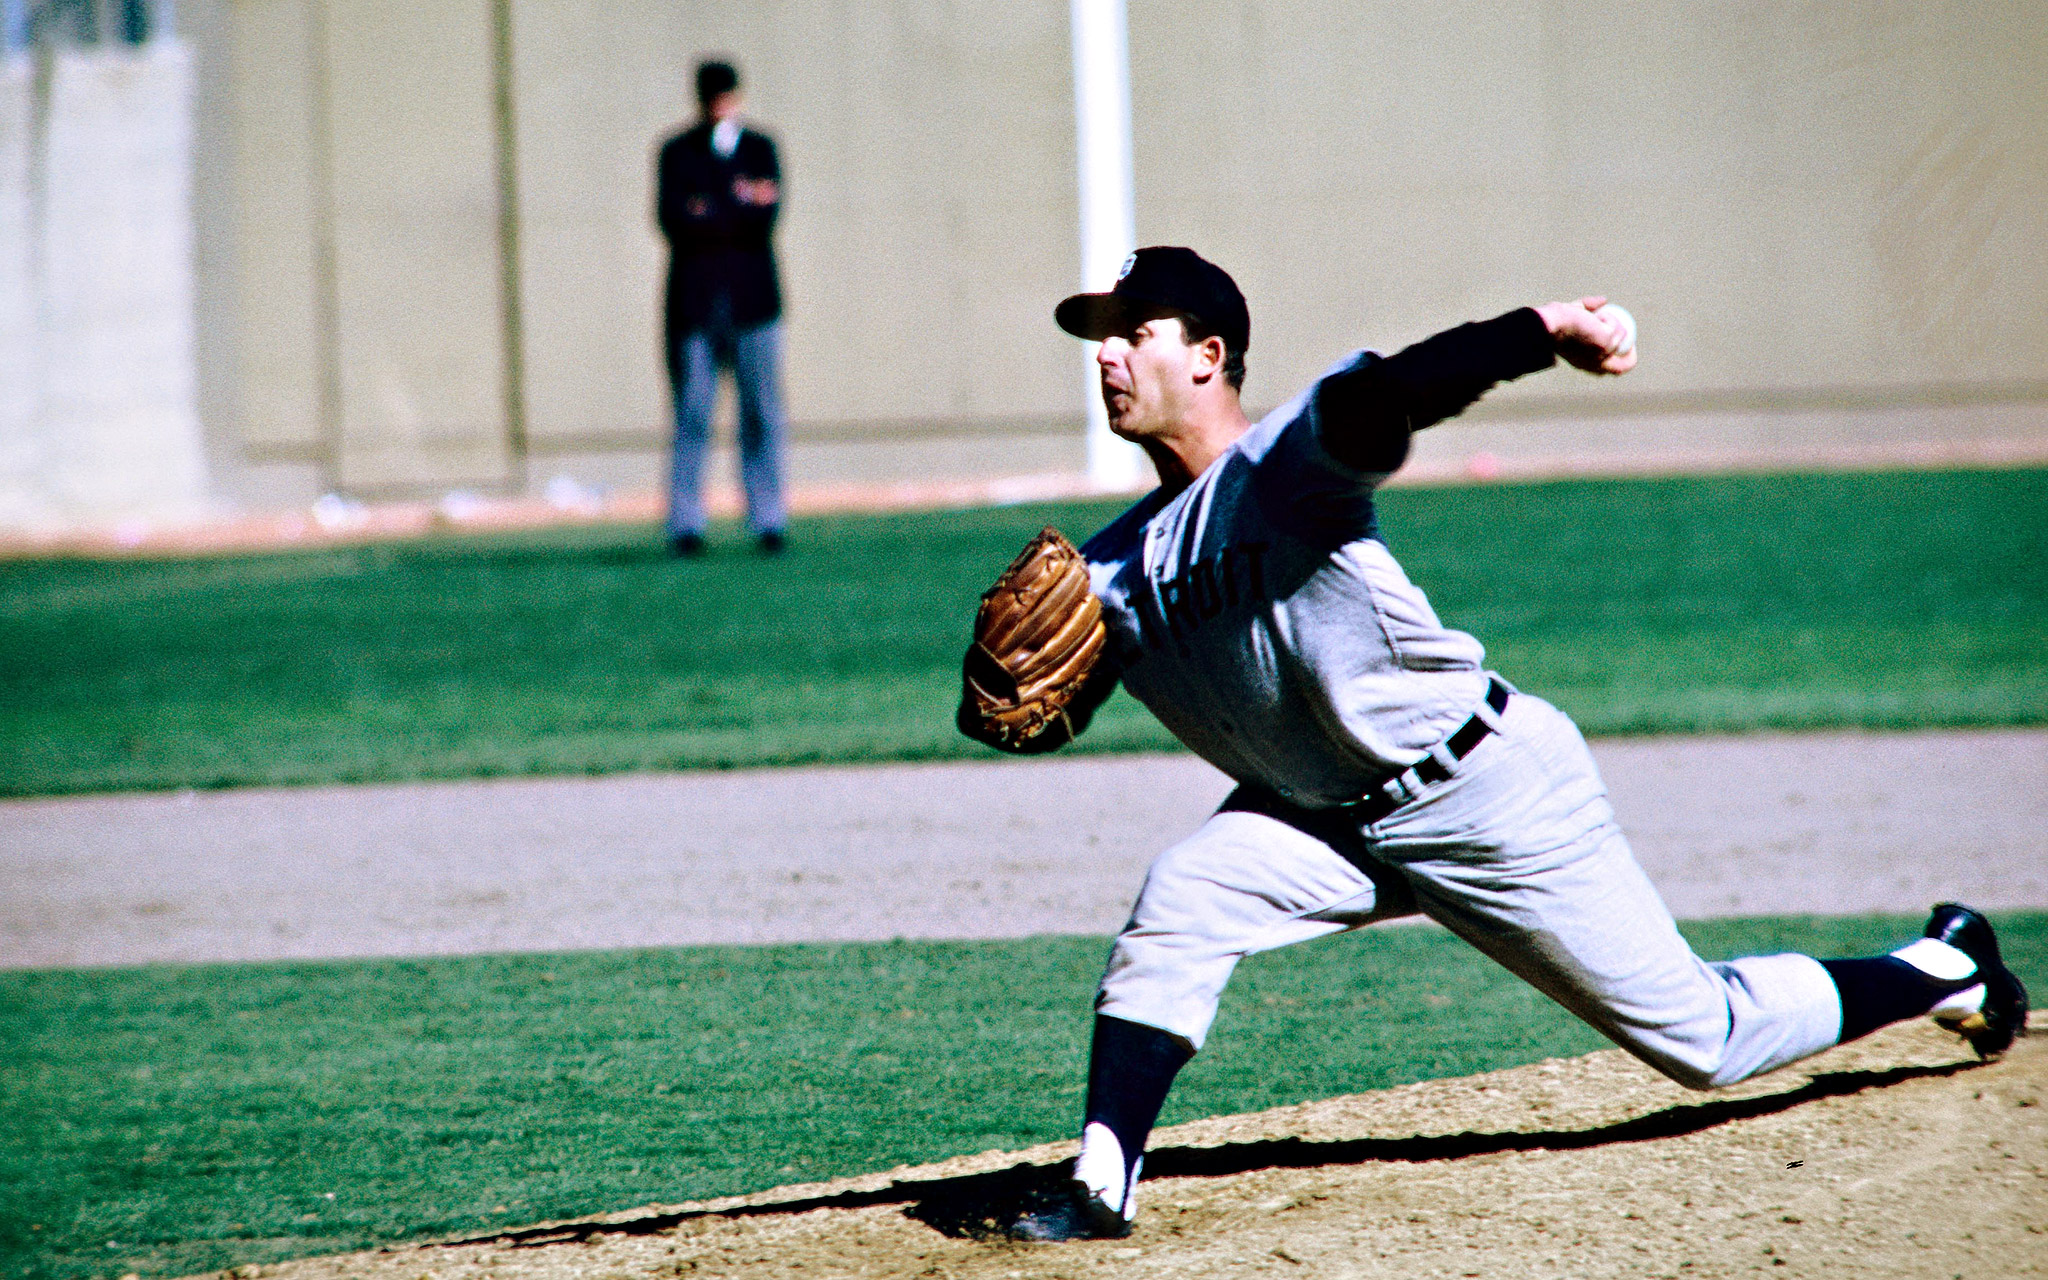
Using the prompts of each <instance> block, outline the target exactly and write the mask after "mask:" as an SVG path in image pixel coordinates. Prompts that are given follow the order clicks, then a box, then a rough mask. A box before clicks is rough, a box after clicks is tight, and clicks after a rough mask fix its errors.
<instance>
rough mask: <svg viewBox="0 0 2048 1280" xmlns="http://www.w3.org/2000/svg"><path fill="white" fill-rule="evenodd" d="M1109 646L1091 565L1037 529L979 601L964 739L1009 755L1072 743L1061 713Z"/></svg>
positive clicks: (964, 696)
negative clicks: (1090, 583)
mask: <svg viewBox="0 0 2048 1280" xmlns="http://www.w3.org/2000/svg"><path fill="white" fill-rule="evenodd" d="M1106 638H1107V633H1106V632H1105V630H1104V628H1103V625H1102V602H1101V601H1100V600H1097V599H1096V598H1095V595H1094V593H1093V592H1092V591H1090V590H1089V587H1088V562H1087V561H1086V560H1084V559H1082V558H1081V553H1080V551H1079V550H1078V549H1076V548H1075V546H1074V544H1073V543H1071V542H1068V541H1067V540H1066V539H1065V538H1064V537H1062V536H1061V535H1060V531H1059V530H1057V529H1053V528H1049V527H1048V528H1046V529H1044V530H1043V531H1041V532H1040V533H1039V535H1038V536H1037V537H1035V538H1033V539H1032V540H1031V541H1030V543H1029V544H1028V545H1026V546H1025V548H1024V550H1023V551H1021V552H1019V553H1018V555H1017V558H1016V559H1015V560H1013V561H1011V562H1010V567H1009V568H1007V569H1005V570H1003V575H1002V576H1001V577H1000V578H997V579H996V582H995V585H994V586H992V587H990V588H989V589H988V590H987V591H986V592H983V593H982V597H981V608H980V609H979V610H978V611H976V613H975V615H974V643H973V644H971V645H969V646H968V647H967V659H966V661H965V662H964V663H963V664H962V667H961V673H960V674H961V683H962V686H963V687H962V689H961V691H960V717H959V721H960V728H961V731H962V732H964V733H966V734H967V736H968V737H970V738H974V739H975V740H977V741H980V742H985V743H987V744H988V745H989V746H992V747H995V748H998V749H999V750H1003V751H1014V752H1026V751H1043V750H1047V749H1049V748H1052V747H1057V746H1062V745H1064V744H1066V743H1068V742H1070V741H1072V740H1073V738H1074V734H1075V726H1074V722H1073V720H1072V719H1071V718H1070V716H1069V713H1068V709H1069V707H1071V706H1072V704H1073V702H1074V700H1075V698H1076V697H1077V696H1078V695H1079V694H1080V692H1081V690H1082V688H1083V686H1085V685H1086V684H1087V682H1088V676H1089V673H1090V672H1092V671H1093V670H1094V669H1095V664H1096V662H1097V661H1099V660H1100V659H1101V657H1102V650H1103V645H1104V642H1105V640H1106Z"/></svg>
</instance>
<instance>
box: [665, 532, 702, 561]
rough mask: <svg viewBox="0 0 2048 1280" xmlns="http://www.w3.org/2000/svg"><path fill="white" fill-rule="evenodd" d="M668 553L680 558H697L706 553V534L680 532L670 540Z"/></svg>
mask: <svg viewBox="0 0 2048 1280" xmlns="http://www.w3.org/2000/svg"><path fill="white" fill-rule="evenodd" d="M668 553H669V554H670V555H671V556H673V557H675V558H676V559H678V560H695V559H696V558H697V557H698V556H701V555H703V554H704V535H703V534H701V533H679V534H677V535H676V536H675V537H673V538H670V539H669V540H668Z"/></svg>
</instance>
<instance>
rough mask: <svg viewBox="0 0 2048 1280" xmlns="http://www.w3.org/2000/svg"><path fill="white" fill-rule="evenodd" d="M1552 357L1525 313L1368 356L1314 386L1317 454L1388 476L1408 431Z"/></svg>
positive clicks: (1538, 324)
mask: <svg viewBox="0 0 2048 1280" xmlns="http://www.w3.org/2000/svg"><path fill="white" fill-rule="evenodd" d="M1556 358H1557V356H1556V345H1555V343H1553V342H1552V340H1551V337H1550V330H1549V329H1547V328H1545V327H1544V324H1543V318H1542V317H1541V316H1539V315H1537V314H1536V312H1535V311H1534V310H1532V309H1531V308H1528V307H1522V308H1520V309H1519V310H1515V311H1510V312H1508V313H1507V314H1506V315H1504V316H1497V317H1495V318H1494V319H1492V320H1485V321H1481V322H1479V323H1477V324H1461V325H1459V326H1458V327H1457V328H1455V329H1446V330H1445V331H1444V332H1442V333H1439V334H1437V335H1436V336H1435V337H1432V338H1425V339H1423V340H1422V341H1421V342H1418V343H1416V344H1415V345H1414V346H1412V347H1406V348H1404V349H1402V350H1401V351H1399V352H1397V353H1395V354H1394V355H1391V356H1387V357H1384V358H1381V357H1378V356H1373V355H1367V356H1366V357H1365V358H1364V359H1363V360H1361V361H1360V362H1359V363H1357V364H1356V365H1353V366H1352V367H1351V368H1349V369H1346V370H1345V371H1344V372H1342V373H1338V374H1332V375H1331V376H1330V377H1328V378H1325V379H1323V381H1322V384H1321V385H1320V386H1318V387H1317V388H1316V420H1317V422H1318V424H1319V426H1320V429H1321V438H1322V444H1323V448H1324V449H1326V450H1328V451H1329V453H1330V455H1331V456H1332V457H1334V458H1336V459H1337V460H1338V461H1340V462H1342V463H1344V464H1346V465H1347V466H1351V467H1356V468H1357V469H1358V470H1360V471H1393V470H1395V469H1397V468H1398V467H1399V466H1400V465H1401V462H1402V460H1403V459H1405V458H1406V457H1407V456H1408V437H1409V436H1410V435H1411V434H1412V433H1414V432H1417V431H1420V430H1422V429H1423V428H1424V427H1427V426H1431V425H1433V424H1435V423H1438V422H1442V421H1443V420H1444V419H1445V418H1450V417H1455V416H1456V415H1458V414H1459V413H1462V412H1463V411H1464V410H1465V408H1466V406H1468V405H1470V404H1471V403H1472V402H1473V401H1475V400H1477V399H1478V398H1479V397H1480V396H1483V395H1485V394H1486V393H1487V392H1488V391H1489V390H1491V389H1492V388H1493V387H1494V386H1495V384H1497V383H1501V382H1506V381H1508V380H1509V379H1511V378H1519V377H1521V376H1522V375H1523V374H1525V373H1535V372H1536V371H1537V370H1539V369H1548V368H1549V367H1550V366H1551V364H1552V363H1554V362H1555V360H1556Z"/></svg>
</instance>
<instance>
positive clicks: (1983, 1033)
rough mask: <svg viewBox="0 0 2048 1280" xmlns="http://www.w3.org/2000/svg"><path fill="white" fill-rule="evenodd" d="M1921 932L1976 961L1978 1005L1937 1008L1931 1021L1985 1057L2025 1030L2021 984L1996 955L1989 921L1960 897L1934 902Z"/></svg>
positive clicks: (2024, 992) (2000, 1050)
mask: <svg viewBox="0 0 2048 1280" xmlns="http://www.w3.org/2000/svg"><path fill="white" fill-rule="evenodd" d="M1923 932H1924V936H1926V937H1929V938H1933V939H1935V940H1936V941H1939V942H1946V943H1947V944H1948V945H1950V946H1952V947H1954V948H1955V949H1956V950H1958V951H1960V952H1962V953H1963V954H1964V955H1966V956H1968V957H1970V959H1971V960H1972V961H1974V962H1975V963H1976V965H1977V976H1978V977H1979V978H1980V979H1981V980H1982V981H1983V983H1984V1003H1983V1006H1982V1007H1981V1008H1978V1009H1975V1010H1970V1011H1967V1012H1961V1013H1958V1014H1956V1015H1954V1016H1949V1015H1945V1014H1943V1013H1941V1012H1939V1011H1937V1012H1936V1014H1935V1020H1936V1021H1937V1022H1939V1023H1941V1025H1942V1026H1944V1027H1947V1028H1948V1029H1949V1030H1950V1031H1953V1032H1955V1033H1956V1034H1957V1035H1959V1036H1961V1037H1962V1038H1963V1039H1965V1040H1968V1041H1969V1042H1970V1047H1971V1048H1972V1049H1975V1050H1976V1051H1977V1056H1978V1057H1980V1058H1984V1059H1986V1060H1989V1059H1991V1058H1995V1057H1997V1056H1998V1055H1999V1054H2001V1053H2004V1052H2005V1051H2006V1050H2007V1049H2009V1048H2011V1047H2012V1042H2013V1038H2014V1037H2015V1036H2023V1035H2025V1034H2026V1033H2027V989H2026V987H2024V986H2022V985H2021V984H2020V980H2019V978H2018V977H2017V976H2016V975H2015V974H2014V973H2013V971H2012V970H2010V969H2008V968H2006V967H2005V960H2004V959H2003V958H2002V957H2001V956H2000V955H1999V954H1998V938H1997V937H1996V936H1995V935H1994V934H1993V933H1992V932H1991V922H1990V921H1989V920H1986V919H1985V918H1984V916H1983V914H1982V913H1981V912H1979V911H1977V910H1976V909H1974V908H1971V907H1966V906H1964V905H1963V904H1962V903H1960V902H1942V903H1937V904H1935V908H1934V914H1933V915H1931V916H1929V917H1928V918H1927V928H1926V929H1925V930H1924V931H1923Z"/></svg>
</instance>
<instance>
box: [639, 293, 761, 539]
mask: <svg viewBox="0 0 2048 1280" xmlns="http://www.w3.org/2000/svg"><path fill="white" fill-rule="evenodd" d="M676 367H677V370H678V375H677V377H678V380H677V385H676V389H675V402H676V436H675V451H674V455H673V457H672V459H671V465H670V469H669V502H668V536H669V537H671V538H674V537H679V536H681V535H683V534H701V533H703V532H704V458H705V456H706V455H707V454H709V453H710V452H711V411H712V407H713V406H714V405H715V404H716V403H717V400H718V371H719V369H720V368H727V369H731V370H732V380H733V386H734V388H735V389H736V390H737V391H738V392H739V402H740V431H739V437H740V438H739V445H740V488H741V489H742V490H743V491H744V492H745V494H746V499H747V528H748V530H750V531H751V532H753V533H757V534H758V533H769V532H778V533H779V532H781V530H782V526H783V524H784V523H785V522H786V521H787V520H788V518H789V513H788V510H787V509H786V508H785V507H784V505H783V497H782V480H783V461H782V452H783V438H784V436H785V435H786V434H787V433H788V424H787V421H786V420H785V418H784V417H783V411H782V322H781V321H780V320H774V321H770V322H769V323H767V324H764V325H756V326H754V327H753V328H748V329H741V328H734V327H733V326H732V325H731V324H729V323H728V324H721V323H719V321H718V320H717V319H716V318H714V319H713V320H712V322H711V323H710V324H707V325H706V326H705V327H703V328H701V329H695V330H692V331H690V332H689V333H686V334H684V335H683V336H682V337H681V338H679V339H678V340H677V342H676Z"/></svg>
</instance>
